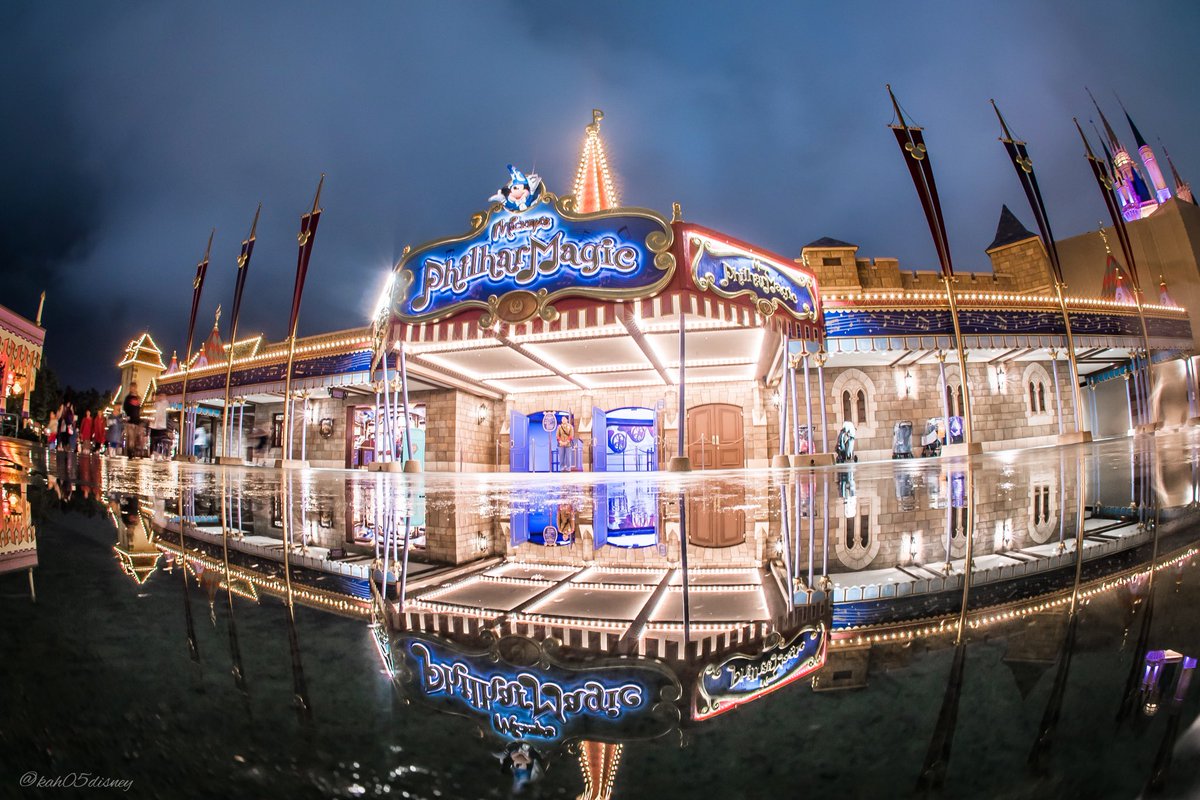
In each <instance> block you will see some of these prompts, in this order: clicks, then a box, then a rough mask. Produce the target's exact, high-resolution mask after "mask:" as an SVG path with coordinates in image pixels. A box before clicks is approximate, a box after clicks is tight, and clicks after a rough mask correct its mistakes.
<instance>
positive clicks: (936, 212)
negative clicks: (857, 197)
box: [887, 84, 954, 278]
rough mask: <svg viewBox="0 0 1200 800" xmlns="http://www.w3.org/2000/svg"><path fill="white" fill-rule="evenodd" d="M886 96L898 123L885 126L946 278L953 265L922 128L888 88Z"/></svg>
mask: <svg viewBox="0 0 1200 800" xmlns="http://www.w3.org/2000/svg"><path fill="white" fill-rule="evenodd" d="M887 90H888V96H889V97H891V98H892V108H894V109H895V111H896V119H897V120H899V123H900V124H899V125H889V126H888V127H890V128H891V129H892V131H893V132H894V133H895V134H896V142H897V143H898V144H899V145H900V151H901V152H902V153H903V154H904V155H905V159H904V163H905V164H907V165H908V172H909V175H911V176H912V180H913V185H914V186H915V187H916V189H917V196H918V197H919V198H920V199H921V208H922V209H924V211H925V220H926V221H927V222H928V223H929V233H930V234H931V235H932V236H933V245H934V247H935V248H936V249H937V254H938V263H939V264H940V266H941V268H942V275H943V277H946V278H951V277H953V276H954V266H953V264H952V263H951V261H950V244H949V241H948V240H947V238H946V222H945V220H944V219H943V217H942V204H941V202H940V201H939V200H938V193H937V184H936V183H935V182H934V180H933V164H932V163H930V160H929V150H928V148H926V147H925V138H924V134H923V132H922V129H921V128H919V127H917V126H910V125H908V124H907V123H906V122H905V121H904V114H903V113H902V112H901V111H900V104H899V103H898V102H897V101H896V95H894V94H892V87H891V85H890V84H889V85H888V87H887Z"/></svg>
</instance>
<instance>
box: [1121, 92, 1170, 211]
mask: <svg viewBox="0 0 1200 800" xmlns="http://www.w3.org/2000/svg"><path fill="white" fill-rule="evenodd" d="M1117 102H1118V103H1121V98H1119V97H1118V98H1117ZM1121 110H1122V111H1124V112H1125V121H1126V122H1128V123H1129V129H1130V130H1131V131H1133V143H1134V144H1135V145H1137V149H1138V155H1139V156H1141V157H1142V164H1143V165H1144V166H1145V167H1146V174H1147V175H1149V176H1150V183H1152V184H1153V185H1154V196H1155V198H1156V199H1157V200H1158V202H1160V203H1164V202H1166V201H1167V198H1169V197H1170V196H1171V190H1170V189H1168V188H1167V182H1166V181H1165V180H1163V174H1162V170H1161V169H1159V167H1158V161H1157V160H1156V159H1155V158H1154V151H1153V150H1151V149H1150V145H1148V144H1146V140H1145V139H1144V138H1143V137H1142V132H1141V131H1139V130H1138V127H1137V125H1134V124H1133V118H1132V117H1131V116H1129V112H1128V111H1126V109H1125V104H1124V103H1121Z"/></svg>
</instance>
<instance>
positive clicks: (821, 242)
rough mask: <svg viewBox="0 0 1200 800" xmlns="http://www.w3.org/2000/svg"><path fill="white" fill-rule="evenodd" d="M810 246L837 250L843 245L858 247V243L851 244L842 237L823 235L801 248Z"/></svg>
mask: <svg viewBox="0 0 1200 800" xmlns="http://www.w3.org/2000/svg"><path fill="white" fill-rule="evenodd" d="M810 247H817V248H820V249H822V250H837V249H839V248H843V247H853V248H855V249H857V248H858V245H856V244H850V243H849V242H843V241H842V240H841V239H834V238H832V237H829V236H822V237H821V238H820V239H816V240H814V241H811V242H809V243H808V244H806V245H804V247H803V248H801V249H803V250H807V249H808V248H810Z"/></svg>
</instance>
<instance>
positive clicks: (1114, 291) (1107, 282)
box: [1100, 253, 1133, 303]
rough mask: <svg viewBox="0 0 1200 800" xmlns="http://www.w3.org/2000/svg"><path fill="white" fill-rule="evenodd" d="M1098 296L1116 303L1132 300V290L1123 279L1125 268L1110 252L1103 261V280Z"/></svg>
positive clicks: (1130, 301)
mask: <svg viewBox="0 0 1200 800" xmlns="http://www.w3.org/2000/svg"><path fill="white" fill-rule="evenodd" d="M1100 297H1101V298H1102V299H1104V300H1115V301H1116V302H1118V303H1132V302H1133V292H1132V290H1131V289H1130V287H1129V284H1128V282H1127V281H1126V280H1125V269H1124V268H1123V267H1122V266H1121V264H1120V263H1119V262H1118V261H1117V259H1115V258H1114V257H1113V254H1112V253H1109V254H1108V259H1107V260H1106V261H1105V263H1104V282H1103V283H1102V284H1101V285H1100Z"/></svg>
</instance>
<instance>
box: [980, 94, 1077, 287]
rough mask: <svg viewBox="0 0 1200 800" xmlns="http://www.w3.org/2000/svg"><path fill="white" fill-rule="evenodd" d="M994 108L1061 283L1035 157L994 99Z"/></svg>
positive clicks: (1060, 272)
mask: <svg viewBox="0 0 1200 800" xmlns="http://www.w3.org/2000/svg"><path fill="white" fill-rule="evenodd" d="M992 108H993V109H995V110H996V116H997V117H998V118H999V120H1000V128H1001V129H1002V130H1003V131H1004V136H1003V137H1001V139H1000V141H1001V142H1003V143H1004V149H1005V151H1006V152H1007V153H1008V157H1009V159H1010V160H1011V161H1012V164H1013V169H1015V170H1016V171H1017V178H1018V179H1019V180H1020V181H1021V188H1022V189H1024V190H1025V199H1026V200H1028V201H1029V209H1030V210H1031V211H1032V212H1033V220H1034V222H1035V223H1036V224H1037V227H1038V233H1040V234H1041V235H1042V244H1044V245H1045V246H1046V255H1047V256H1048V257H1049V258H1050V268H1051V269H1053V270H1054V279H1055V280H1056V281H1057V282H1058V283H1060V284H1061V283H1062V282H1063V274H1062V264H1061V263H1060V262H1059V260H1058V244H1057V243H1056V242H1055V241H1054V233H1053V231H1051V230H1050V217H1049V215H1048V214H1047V213H1046V204H1045V202H1043V200H1042V190H1041V189H1040V188H1039V187H1038V182H1037V175H1036V174H1035V173H1034V171H1033V159H1031V158H1030V157H1029V151H1028V150H1027V149H1026V147H1025V142H1022V141H1021V140H1019V139H1015V138H1013V136H1012V134H1010V133H1009V132H1008V125H1007V124H1005V122H1004V117H1003V116H1002V115H1001V114H1000V109H999V108H998V107H997V106H996V101H995V100H993V101H992Z"/></svg>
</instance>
